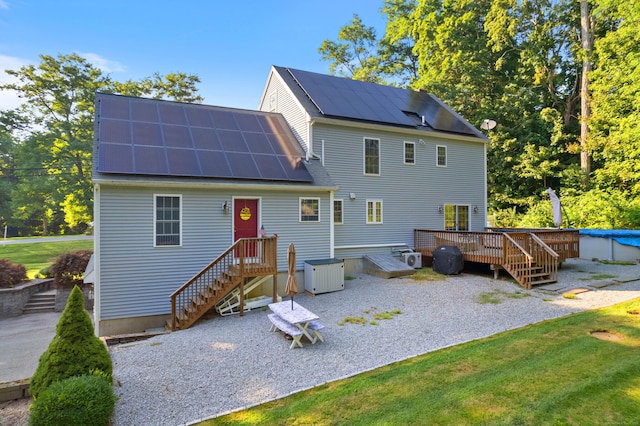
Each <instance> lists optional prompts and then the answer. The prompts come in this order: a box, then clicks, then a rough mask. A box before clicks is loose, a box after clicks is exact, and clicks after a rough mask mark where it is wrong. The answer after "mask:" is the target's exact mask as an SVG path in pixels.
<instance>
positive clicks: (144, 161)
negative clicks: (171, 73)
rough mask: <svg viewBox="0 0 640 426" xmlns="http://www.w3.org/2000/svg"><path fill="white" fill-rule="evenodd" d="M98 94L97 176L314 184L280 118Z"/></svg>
mask: <svg viewBox="0 0 640 426" xmlns="http://www.w3.org/2000/svg"><path fill="white" fill-rule="evenodd" d="M96 99H97V105H96V119H97V120H98V123H97V125H98V127H97V133H96V141H97V143H98V171H100V172H102V173H125V174H141V175H166V176H188V177H208V178H209V177H214V178H226V179H259V180H277V181H300V182H312V181H313V178H312V177H311V175H310V174H309V172H308V170H307V169H306V168H305V167H304V164H303V163H302V161H301V157H303V156H304V151H303V150H302V147H300V144H299V143H298V142H297V140H296V139H295V137H294V136H293V134H292V133H291V131H290V130H289V128H288V126H287V125H286V122H285V121H284V119H283V118H282V116H280V115H275V114H269V113H263V112H257V111H256V112H253V111H244V110H232V109H228V108H220V107H213V106H207V105H198V104H186V103H177V102H169V101H161V100H155V99H142V98H133V97H126V96H118V95H109V94H102V93H99V94H97V95H96ZM283 158H284V160H283Z"/></svg>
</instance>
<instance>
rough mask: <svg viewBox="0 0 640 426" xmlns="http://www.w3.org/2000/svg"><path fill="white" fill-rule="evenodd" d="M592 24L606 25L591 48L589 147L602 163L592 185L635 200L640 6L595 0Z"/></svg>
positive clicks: (639, 148)
mask: <svg viewBox="0 0 640 426" xmlns="http://www.w3.org/2000/svg"><path fill="white" fill-rule="evenodd" d="M594 16H595V17H596V19H597V21H599V22H603V21H604V22H605V23H607V24H608V25H609V28H608V31H607V32H606V34H605V35H604V36H602V37H600V38H599V39H598V40H596V41H595V44H594V62H595V64H596V65H595V67H594V71H593V72H592V73H591V84H590V89H591V107H592V115H591V117H590V118H589V121H588V122H589V129H590V133H589V148H590V149H591V151H592V152H593V157H594V160H596V161H600V162H602V167H600V168H599V169H597V170H596V171H595V180H596V181H597V182H596V183H597V185H598V186H599V187H600V188H601V189H603V190H606V189H616V190H618V191H622V192H623V193H626V194H629V196H630V197H634V198H636V199H637V198H640V31H638V28H639V27H640V3H639V2H618V1H615V0H600V1H599V4H598V7H596V8H595V10H594Z"/></svg>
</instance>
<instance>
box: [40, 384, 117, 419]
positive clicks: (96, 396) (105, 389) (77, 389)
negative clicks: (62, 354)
mask: <svg viewBox="0 0 640 426" xmlns="http://www.w3.org/2000/svg"><path fill="white" fill-rule="evenodd" d="M115 404H116V396H115V394H114V393H113V387H112V386H111V384H110V383H109V382H108V381H106V380H105V379H104V378H102V377H99V376H95V375H85V376H78V377H70V378H68V379H65V380H62V381H59V382H56V383H54V384H52V385H51V386H50V387H49V388H48V389H47V390H45V391H44V392H43V393H42V395H41V396H40V397H39V398H38V399H36V400H35V402H34V403H33V406H32V409H31V412H30V416H29V424H30V425H33V426H40V425H46V426H58V425H60V426H62V425H64V426H72V425H78V426H91V425H96V426H104V425H106V424H107V423H108V422H109V418H110V417H111V413H112V412H113V409H114V407H115Z"/></svg>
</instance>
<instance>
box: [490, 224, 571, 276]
mask: <svg viewBox="0 0 640 426" xmlns="http://www.w3.org/2000/svg"><path fill="white" fill-rule="evenodd" d="M503 236H504V260H503V262H502V265H501V266H502V267H503V268H504V269H505V270H506V271H507V272H508V273H509V274H511V276H512V277H513V278H515V279H516V281H517V282H518V283H519V284H520V285H521V286H522V287H524V288H526V289H531V287H533V286H534V285H542V284H548V283H555V282H557V281H558V264H559V262H558V258H559V256H558V254H557V253H556V252H555V251H554V250H553V249H551V248H550V247H549V246H548V245H547V244H545V242H544V241H542V240H541V239H540V238H539V237H538V236H537V235H535V234H533V233H527V232H524V233H504V234H503Z"/></svg>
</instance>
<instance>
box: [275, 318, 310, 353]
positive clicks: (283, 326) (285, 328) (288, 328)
mask: <svg viewBox="0 0 640 426" xmlns="http://www.w3.org/2000/svg"><path fill="white" fill-rule="evenodd" d="M267 316H268V317H269V321H271V331H276V330H280V331H282V332H283V333H285V334H288V335H289V336H291V337H292V338H293V342H291V346H289V349H293V348H295V347H296V346H298V347H300V348H301V347H302V342H300V339H301V338H302V336H303V333H302V330H300V329H299V328H298V327H296V326H295V325H293V324H289V323H288V322H286V321H285V320H283V319H282V318H280V317H279V316H278V315H276V314H269V315H267ZM314 332H315V330H314ZM320 340H322V339H320Z"/></svg>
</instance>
